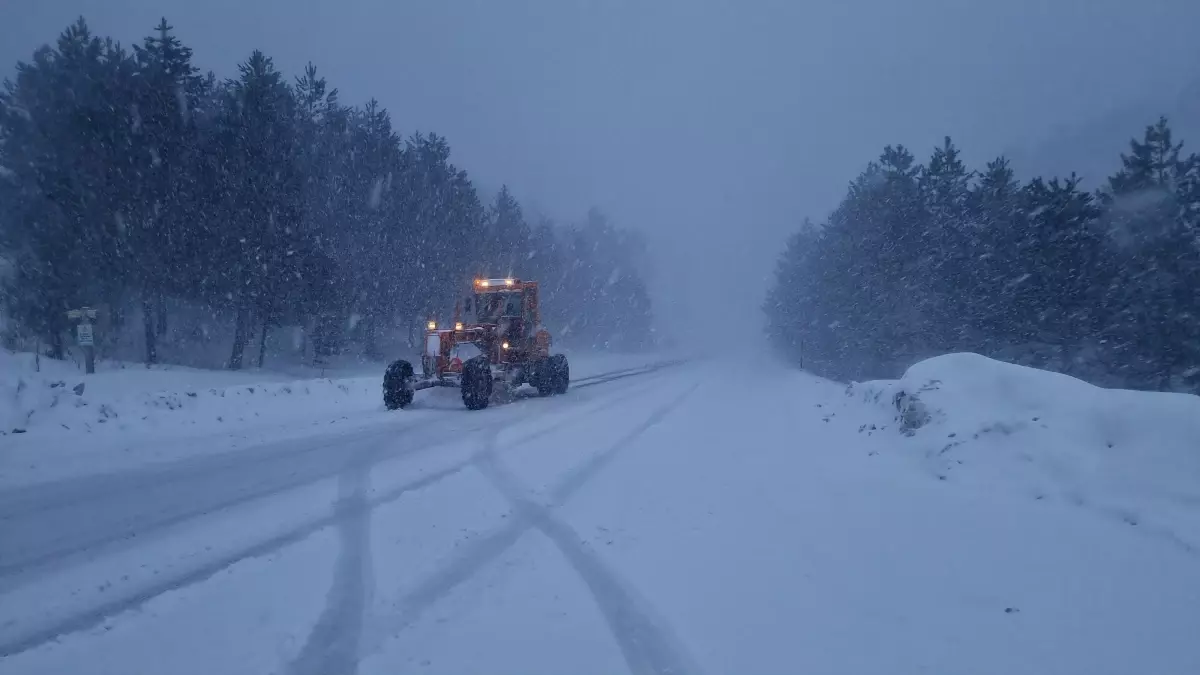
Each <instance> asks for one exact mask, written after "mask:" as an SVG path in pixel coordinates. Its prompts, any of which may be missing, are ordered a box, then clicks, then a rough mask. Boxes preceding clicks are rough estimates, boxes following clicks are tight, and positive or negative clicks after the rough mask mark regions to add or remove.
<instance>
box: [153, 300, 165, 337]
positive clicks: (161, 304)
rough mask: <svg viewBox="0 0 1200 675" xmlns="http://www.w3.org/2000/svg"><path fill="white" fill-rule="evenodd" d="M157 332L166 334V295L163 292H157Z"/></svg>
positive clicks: (160, 334)
mask: <svg viewBox="0 0 1200 675" xmlns="http://www.w3.org/2000/svg"><path fill="white" fill-rule="evenodd" d="M156 318H157V319H158V326H157V328H158V334H159V336H163V335H166V334H167V295H166V294H165V293H159V294H158V316H157V317H156Z"/></svg>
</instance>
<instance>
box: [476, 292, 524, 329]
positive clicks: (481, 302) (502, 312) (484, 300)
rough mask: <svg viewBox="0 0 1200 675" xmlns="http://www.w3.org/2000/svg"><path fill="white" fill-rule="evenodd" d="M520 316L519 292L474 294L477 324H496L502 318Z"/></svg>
mask: <svg viewBox="0 0 1200 675" xmlns="http://www.w3.org/2000/svg"><path fill="white" fill-rule="evenodd" d="M520 316H521V293H520V291H503V292H499V293H476V294H475V318H476V320H477V321H479V323H497V322H498V321H499V320H500V319H502V318H506V317H509V318H513V317H520Z"/></svg>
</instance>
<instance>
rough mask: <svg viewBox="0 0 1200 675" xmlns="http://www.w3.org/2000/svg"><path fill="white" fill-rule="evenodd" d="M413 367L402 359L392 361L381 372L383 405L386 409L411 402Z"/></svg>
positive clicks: (399, 406)
mask: <svg viewBox="0 0 1200 675" xmlns="http://www.w3.org/2000/svg"><path fill="white" fill-rule="evenodd" d="M412 380H413V367H412V364H411V363H409V362H408V361H405V360H404V359H398V360H396V361H392V364H391V365H390V366H388V367H387V370H386V371H384V373H383V405H384V406H386V407H387V409H388V410H395V409H397V408H403V407H404V406H406V405H408V404H409V403H412V400H413V394H414V393H415V392H414V391H413V388H412Z"/></svg>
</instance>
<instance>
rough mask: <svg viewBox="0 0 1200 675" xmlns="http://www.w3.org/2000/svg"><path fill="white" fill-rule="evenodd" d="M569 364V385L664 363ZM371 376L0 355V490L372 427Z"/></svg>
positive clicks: (377, 369) (375, 396) (376, 367)
mask: <svg viewBox="0 0 1200 675" xmlns="http://www.w3.org/2000/svg"><path fill="white" fill-rule="evenodd" d="M570 358H571V369H572V376H573V377H574V378H575V379H581V378H583V379H586V378H589V377H594V376H596V375H597V374H603V373H611V372H618V371H623V370H628V369H633V368H639V367H643V366H645V365H646V364H649V363H655V362H658V361H662V360H663V359H664V357H663V356H662V355H655V354H609V353H592V352H581V353H571V354H570ZM309 370H312V369H309ZM383 370H384V365H383V364H369V363H368V364H351V365H348V366H343V367H341V368H337V369H330V370H327V371H324V372H320V373H319V372H318V371H315V370H312V372H309V373H298V372H296V370H295V369H292V370H289V371H287V372H276V371H272V370H258V369H255V370H247V371H227V370H203V369H197V368H187V367H182V366H170V365H160V366H154V367H152V368H147V367H146V366H144V365H141V364H129V363H120V362H101V363H100V364H98V366H97V372H96V373H95V374H93V375H84V374H83V372H82V371H81V370H80V368H79V367H78V366H77V365H76V364H74V363H70V362H63V361H55V360H51V359H41V361H40V362H35V359H34V356H33V354H29V353H13V352H8V351H4V350H0V444H2V445H0V447H3V448H4V450H3V451H0V486H4V485H14V484H27V483H29V482H31V481H35V480H51V479H61V478H65V477H68V476H72V475H78V474H83V473H92V472H111V471H115V470H120V469H123V468H126V467H132V466H141V465H144V464H145V463H147V462H150V461H164V460H177V459H181V458H183V457H187V456H191V455H196V454H208V453H211V452H213V451H215V450H231V449H236V448H240V447H248V446H250V445H253V444H255V443H262V442H268V441H272V442H275V441H279V440H281V439H283V438H305V437H310V436H313V435H317V434H324V433H326V432H328V431H330V430H331V429H336V431H337V432H339V433H340V432H341V431H343V430H346V429H348V428H359V427H362V426H363V425H367V426H370V425H374V424H378V423H380V422H381V421H384V420H386V418H385V417H381V416H380V415H379V412H380V411H382V410H383V399H382V395H381V390H380V384H381V381H382V376H383V375H382V374H383ZM297 375H300V377H297ZM304 375H307V376H304ZM456 405H457V406H458V407H461V403H459V402H457V394H455V393H452V392H448V391H439V392H429V393H427V394H424V395H422V396H420V397H419V398H418V399H417V401H416V402H415V405H414V406H413V407H412V408H411V409H408V410H406V411H405V414H407V415H409V416H410V417H412V416H421V415H426V416H427V414H428V412H429V411H430V410H444V409H446V408H452V407H455V406H456Z"/></svg>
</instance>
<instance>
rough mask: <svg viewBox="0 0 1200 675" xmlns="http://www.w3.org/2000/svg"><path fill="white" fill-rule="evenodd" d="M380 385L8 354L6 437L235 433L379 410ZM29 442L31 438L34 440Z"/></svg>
mask: <svg viewBox="0 0 1200 675" xmlns="http://www.w3.org/2000/svg"><path fill="white" fill-rule="evenodd" d="M378 399H379V378H378V377H358V378H341V379H336V380H333V379H310V380H290V379H282V378H280V377H279V376H273V375H270V374H265V373H261V372H257V373H232V372H228V371H204V370H198V369H193V368H178V367H171V366H156V367H154V368H147V367H145V366H138V367H129V368H125V367H122V364H113V363H104V364H101V365H100V366H98V368H97V372H96V374H94V375H84V374H82V373H81V372H80V371H79V370H78V369H77V368H76V367H75V366H74V365H73V364H71V363H67V362H63V361H55V360H52V359H42V360H41V362H40V363H39V364H36V365H35V361H34V355H33V354H27V353H13V352H8V351H4V350H0V434H8V435H11V434H28V437H33V436H36V437H38V438H44V437H54V436H61V435H64V434H67V435H74V434H79V433H85V434H92V435H94V434H105V433H112V432H128V431H133V430H137V431H154V430H160V431H163V432H166V433H170V434H177V433H179V432H180V430H181V429H183V428H188V427H193V428H210V427H213V426H226V427H228V426H231V425H236V424H237V423H239V422H260V421H266V420H272V421H278V420H287V419H294V418H303V417H305V416H306V415H311V414H314V413H324V414H329V413H336V412H341V411H344V410H360V409H374V408H379V407H380V406H379V401H378ZM26 438H27V437H26Z"/></svg>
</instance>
